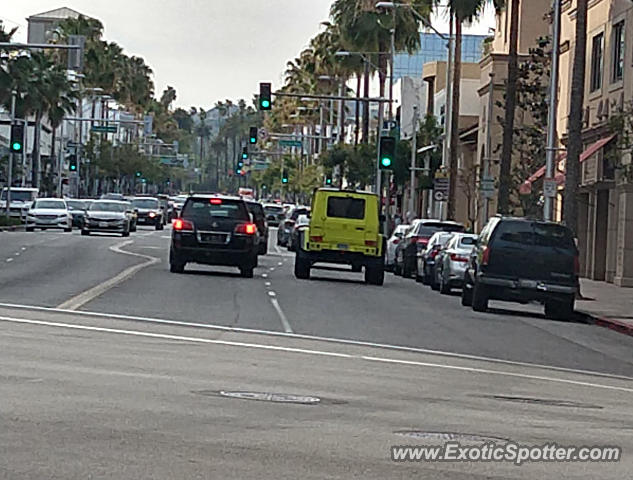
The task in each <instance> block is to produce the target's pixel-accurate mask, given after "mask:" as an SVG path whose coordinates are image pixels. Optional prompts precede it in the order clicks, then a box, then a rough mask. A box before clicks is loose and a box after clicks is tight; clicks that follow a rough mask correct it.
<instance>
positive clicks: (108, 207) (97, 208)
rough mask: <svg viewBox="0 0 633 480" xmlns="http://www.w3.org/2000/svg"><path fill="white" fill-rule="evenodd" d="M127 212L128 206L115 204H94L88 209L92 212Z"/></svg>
mask: <svg viewBox="0 0 633 480" xmlns="http://www.w3.org/2000/svg"><path fill="white" fill-rule="evenodd" d="M126 210H127V207H126V205H124V204H122V203H115V202H94V203H93V204H92V205H90V208H89V209H88V211H90V212H125V211H126Z"/></svg>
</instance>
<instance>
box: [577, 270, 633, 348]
mask: <svg viewBox="0 0 633 480" xmlns="http://www.w3.org/2000/svg"><path fill="white" fill-rule="evenodd" d="M580 291H581V292H582V296H583V299H582V300H576V310H577V311H579V312H581V313H585V314H587V315H589V316H591V317H592V322H593V323H594V324H596V325H600V326H602V327H607V328H610V329H612V330H617V331H618V332H621V333H625V334H627V335H631V336H633V289H630V288H621V287H616V286H615V285H613V284H612V283H607V282H597V281H595V280H588V279H586V278H581V279H580Z"/></svg>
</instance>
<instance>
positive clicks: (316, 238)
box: [310, 235, 323, 243]
mask: <svg viewBox="0 0 633 480" xmlns="http://www.w3.org/2000/svg"><path fill="white" fill-rule="evenodd" d="M310 241H311V242H316V243H321V242H322V241H323V237H322V236H321V235H313V236H310Z"/></svg>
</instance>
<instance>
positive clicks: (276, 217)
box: [264, 203, 284, 227]
mask: <svg viewBox="0 0 633 480" xmlns="http://www.w3.org/2000/svg"><path fill="white" fill-rule="evenodd" d="M264 212H265V213H266V222H268V225H270V226H273V227H277V226H279V224H280V223H281V221H282V220H283V219H284V207H282V206H281V205H278V204H276V203H265V204H264Z"/></svg>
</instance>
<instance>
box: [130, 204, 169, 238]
mask: <svg viewBox="0 0 633 480" xmlns="http://www.w3.org/2000/svg"><path fill="white" fill-rule="evenodd" d="M132 207H134V210H136V214H137V216H138V217H137V219H136V224H137V225H153V226H154V227H155V228H156V230H162V229H163V226H164V225H165V214H164V212H163V209H162V208H161V205H160V201H159V200H158V198H154V197H135V198H133V199H132Z"/></svg>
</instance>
